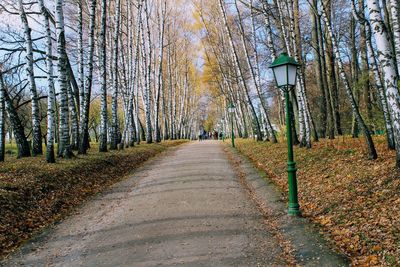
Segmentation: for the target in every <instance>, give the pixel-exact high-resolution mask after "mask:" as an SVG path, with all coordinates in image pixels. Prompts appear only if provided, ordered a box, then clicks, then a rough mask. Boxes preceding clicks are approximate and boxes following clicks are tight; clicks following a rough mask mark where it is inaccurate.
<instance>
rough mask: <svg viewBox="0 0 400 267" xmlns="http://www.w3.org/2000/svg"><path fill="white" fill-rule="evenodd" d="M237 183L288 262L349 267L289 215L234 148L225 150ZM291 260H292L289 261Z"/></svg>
mask: <svg viewBox="0 0 400 267" xmlns="http://www.w3.org/2000/svg"><path fill="white" fill-rule="evenodd" d="M225 152H226V153H227V155H228V158H229V160H230V161H231V162H232V164H233V166H235V169H236V172H237V173H238V175H239V177H240V179H241V182H242V183H243V185H244V186H245V187H246V188H247V190H248V192H249V194H250V195H251V198H252V199H253V201H255V202H256V205H257V206H258V207H259V208H260V209H261V210H262V212H263V213H264V215H265V216H266V223H268V224H270V226H271V225H272V226H273V227H275V228H276V230H277V235H279V236H278V238H280V239H283V240H282V242H285V244H283V246H285V247H286V249H285V251H286V253H287V254H288V255H287V256H288V257H289V260H294V261H295V264H296V265H300V266H332V267H336V266H350V259H349V258H348V257H346V256H345V255H343V254H341V253H340V252H338V251H336V250H335V249H334V248H332V247H331V245H330V244H329V243H328V241H326V240H325V239H324V238H323V236H322V235H321V234H320V233H319V231H318V229H317V227H316V226H314V225H313V224H312V223H311V222H309V221H308V220H307V219H306V218H301V217H294V216H289V215H287V213H286V210H287V206H286V203H285V201H284V199H283V197H282V192H281V191H280V190H279V189H278V188H277V186H276V185H275V184H274V183H273V182H272V181H271V180H269V179H268V177H267V176H266V175H265V174H264V173H263V172H261V171H259V170H258V169H257V168H256V167H255V166H254V165H253V163H251V161H250V160H249V159H247V158H246V157H245V156H244V155H242V154H240V152H238V151H237V150H236V149H233V148H231V147H229V146H226V147H225ZM292 257H294V259H290V258H292Z"/></svg>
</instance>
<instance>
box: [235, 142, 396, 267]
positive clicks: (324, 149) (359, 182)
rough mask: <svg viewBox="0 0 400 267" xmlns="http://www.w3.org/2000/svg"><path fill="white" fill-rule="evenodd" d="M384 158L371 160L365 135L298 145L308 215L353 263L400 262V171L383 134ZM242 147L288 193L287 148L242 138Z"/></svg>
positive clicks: (304, 210) (239, 144)
mask: <svg viewBox="0 0 400 267" xmlns="http://www.w3.org/2000/svg"><path fill="white" fill-rule="evenodd" d="M375 142H376V145H377V149H378V153H379V158H378V159H377V160H375V161H369V160H367V159H366V157H365V155H366V151H365V144H364V142H363V139H351V138H345V137H343V138H338V139H336V140H321V141H320V142H318V143H315V144H314V147H313V148H312V149H303V148H295V158H296V159H295V160H296V162H297V167H298V187H299V199H300V200H299V201H300V205H301V208H302V213H303V216H306V217H309V218H310V219H311V220H312V221H314V222H315V223H316V224H318V225H320V226H321V230H322V231H323V233H324V235H325V236H327V238H328V239H329V240H331V241H332V242H333V243H334V244H335V245H336V246H337V247H338V248H339V249H340V250H341V251H343V252H344V253H345V254H347V255H349V256H350V257H351V258H352V262H353V265H363V266H374V265H379V266H382V265H388V266H400V196H399V193H400V172H399V171H398V170H396V168H395V164H394V161H395V155H394V152H393V151H389V150H388V149H387V148H386V145H385V140H384V139H383V138H382V137H377V138H375ZM237 148H238V150H239V151H240V152H241V153H242V154H244V155H246V156H247V157H249V158H250V159H251V160H252V161H253V162H254V163H255V165H256V166H257V167H258V168H259V169H262V170H264V171H266V172H267V174H268V175H269V177H270V178H271V179H272V180H273V181H274V182H275V183H276V184H277V185H278V186H279V187H280V188H281V189H282V191H283V192H285V195H286V192H287V190H288V189H287V174H286V157H287V147H286V144H285V143H284V142H283V141H281V142H280V143H278V144H271V143H268V142H255V141H253V140H237Z"/></svg>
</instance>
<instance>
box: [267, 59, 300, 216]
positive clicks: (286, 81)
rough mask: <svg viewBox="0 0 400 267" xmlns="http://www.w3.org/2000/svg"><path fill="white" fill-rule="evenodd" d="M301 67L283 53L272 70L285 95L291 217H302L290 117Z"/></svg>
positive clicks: (274, 63)
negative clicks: (298, 70) (290, 101)
mask: <svg viewBox="0 0 400 267" xmlns="http://www.w3.org/2000/svg"><path fill="white" fill-rule="evenodd" d="M299 66H300V64H299V63H297V61H296V60H295V59H294V58H292V57H289V56H288V55H287V54H286V53H282V54H281V55H280V56H279V57H278V58H277V59H275V61H274V62H272V64H271V66H270V68H271V69H272V71H273V73H274V77H275V81H276V84H277V86H278V88H279V89H281V90H282V91H283V92H284V94H285V106H286V107H285V108H286V136H287V144H288V163H287V165H288V168H287V172H288V183H289V211H288V214H289V215H300V205H299V202H298V197H297V179H296V170H297V169H296V163H295V162H294V156H293V142H292V126H291V120H290V116H289V92H290V90H291V89H292V88H293V87H294V86H295V84H296V79H297V68H298V67H299Z"/></svg>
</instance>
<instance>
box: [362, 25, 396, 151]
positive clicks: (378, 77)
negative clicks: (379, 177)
mask: <svg viewBox="0 0 400 267" xmlns="http://www.w3.org/2000/svg"><path fill="white" fill-rule="evenodd" d="M364 23H365V29H366V35H367V36H366V41H367V49H368V55H369V59H370V63H371V65H372V71H373V73H374V78H375V86H376V88H377V91H378V95H379V99H380V101H381V106H382V111H383V118H384V121H385V128H386V139H387V144H388V148H389V149H396V145H395V141H394V132H393V126H392V121H391V118H390V111H389V106H388V102H387V97H386V92H385V88H384V86H383V84H382V74H381V72H380V70H379V67H378V61H377V60H376V57H375V53H374V49H373V47H372V43H371V29H370V25H369V24H368V22H367V21H366V22H364Z"/></svg>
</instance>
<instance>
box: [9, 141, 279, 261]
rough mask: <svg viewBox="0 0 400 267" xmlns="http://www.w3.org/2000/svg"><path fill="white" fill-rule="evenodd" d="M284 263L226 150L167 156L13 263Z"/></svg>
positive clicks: (215, 147) (196, 145)
mask: <svg viewBox="0 0 400 267" xmlns="http://www.w3.org/2000/svg"><path fill="white" fill-rule="evenodd" d="M17 265H18V266H20V265H24V266H213V267H215V266H269V265H273V266H281V265H285V261H284V257H283V256H282V250H281V248H280V247H279V245H278V242H277V241H276V240H275V239H274V237H273V235H272V234H270V233H269V231H268V228H267V226H266V225H265V224H264V223H263V216H262V215H261V214H260V213H259V211H258V209H257V208H256V207H255V205H254V203H253V202H252V201H251V200H250V199H249V197H248V196H247V194H246V191H245V190H244V189H243V188H242V187H241V185H240V183H239V181H238V178H237V177H236V175H235V173H234V171H233V168H232V166H231V165H230V162H229V161H228V159H227V157H226V155H225V153H224V151H223V146H222V145H221V144H220V143H218V142H216V141H204V142H192V143H190V144H187V145H183V146H181V147H179V148H177V149H175V150H172V151H169V152H167V153H165V155H163V156H161V157H158V158H156V159H155V160H153V161H151V162H150V163H148V164H146V165H145V166H144V167H142V168H140V169H139V170H137V171H136V172H135V173H134V174H133V175H132V177H130V178H129V179H127V180H125V181H124V182H122V183H119V184H117V185H116V186H114V187H113V188H112V189H110V190H109V191H108V192H105V193H104V194H102V195H101V196H99V197H96V198H95V199H94V200H92V201H90V202H89V203H88V204H86V205H85V206H84V207H82V208H81V209H79V211H78V213H77V214H74V215H72V216H71V217H69V218H68V219H67V220H66V221H64V222H62V223H60V224H58V225H57V226H56V227H55V229H51V230H49V231H48V232H47V233H45V234H43V235H42V237H40V238H37V240H35V241H33V242H31V243H30V244H28V245H26V246H25V247H24V248H22V250H21V251H20V252H19V253H18V254H17V255H15V256H13V258H12V259H11V260H10V261H9V262H8V263H7V264H6V266H17Z"/></svg>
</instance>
